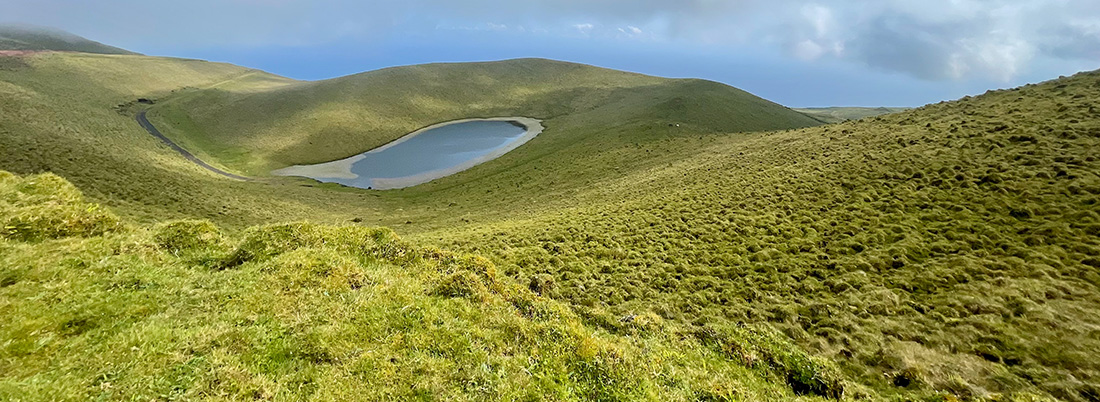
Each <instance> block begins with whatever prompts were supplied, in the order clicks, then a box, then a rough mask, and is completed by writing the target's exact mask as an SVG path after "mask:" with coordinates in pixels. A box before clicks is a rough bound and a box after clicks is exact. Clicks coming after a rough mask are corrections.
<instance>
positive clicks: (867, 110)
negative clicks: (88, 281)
mask: <svg viewBox="0 0 1100 402" xmlns="http://www.w3.org/2000/svg"><path fill="white" fill-rule="evenodd" d="M794 110H795V111H797V112H799V113H802V114H805V115H808V116H810V117H813V118H815V119H817V120H820V121H822V122H824V123H840V122H845V121H848V120H859V119H862V118H866V117H875V116H881V115H884V114H890V113H897V112H904V111H906V110H909V108H907V107H809V108H800V109H794Z"/></svg>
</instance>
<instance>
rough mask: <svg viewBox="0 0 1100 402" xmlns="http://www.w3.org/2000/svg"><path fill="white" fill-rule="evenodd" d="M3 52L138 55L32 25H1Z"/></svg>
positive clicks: (0, 49) (1, 47) (0, 42)
mask: <svg viewBox="0 0 1100 402" xmlns="http://www.w3.org/2000/svg"><path fill="white" fill-rule="evenodd" d="M2 50H28V51H41V50H52V51H59V52H82V53H100V54H138V53H135V52H131V51H129V50H126V49H121V48H117V47H114V46H108V45H104V44H102V43H99V42H96V41H93V40H89V39H86V38H83V37H80V36H77V35H73V34H71V33H68V32H64V31H59V30H56V29H51V28H44V27H36V26H31V25H0V51H2Z"/></svg>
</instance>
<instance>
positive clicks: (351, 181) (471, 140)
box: [272, 117, 542, 189]
mask: <svg viewBox="0 0 1100 402" xmlns="http://www.w3.org/2000/svg"><path fill="white" fill-rule="evenodd" d="M541 131H542V125H541V124H540V123H539V121H538V120H535V119H528V118H518V117H517V118H495V119H475V120H463V121H458V122H452V123H441V124H437V125H434V126H431V127H428V128H425V129H422V130H419V131H417V132H414V133H411V134H409V135H407V136H405V137H402V138H400V139H398V140H396V141H394V142H391V143H389V144H386V145H384V146H382V147H379V148H376V149H373V150H370V151H367V152H365V153H362V154H359V155H356V156H353V157H351V158H347V159H342V160H339V161H333V162H327V163H321V164H316V165H296V166H291V167H288V168H283V169H279V170H276V171H274V172H272V173H273V174H275V175H281V176H304V177H310V178H313V179H316V180H318V181H322V182H328V183H340V184H343V185H345V186H351V187H359V188H370V189H390V188H402V187H409V186H413V185H416V184H420V183H425V182H428V181H431V180H435V179H437V178H440V177H444V176H448V175H451V174H454V173H458V172H460V171H462V170H465V169H469V168H471V167H473V166H475V165H477V164H480V163H483V162H486V161H488V160H492V159H494V158H497V157H499V156H500V155H503V154H504V153H507V152H508V151H511V150H512V149H515V148H516V147H518V146H520V145H522V144H523V143H524V142H526V141H528V140H530V139H531V138H533V137H534V136H535V135H538V134H539V132H541Z"/></svg>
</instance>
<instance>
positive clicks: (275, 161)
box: [150, 59, 818, 175]
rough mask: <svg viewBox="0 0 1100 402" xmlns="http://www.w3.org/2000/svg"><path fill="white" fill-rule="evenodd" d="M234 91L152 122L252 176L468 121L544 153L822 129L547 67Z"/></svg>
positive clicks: (731, 104)
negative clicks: (513, 130)
mask: <svg viewBox="0 0 1100 402" xmlns="http://www.w3.org/2000/svg"><path fill="white" fill-rule="evenodd" d="M239 84H240V85H237V86H236V88H226V87H218V88H209V89H201V90H195V91H189V92H185V93H183V94H180V95H178V96H174V97H172V98H171V99H170V100H169V101H167V102H164V103H162V104H160V105H158V106H156V107H154V108H153V109H152V111H151V113H150V119H151V121H152V122H153V123H154V124H156V125H157V126H158V128H161V130H162V131H165V133H166V134H168V135H170V136H172V137H173V138H174V139H177V140H179V141H180V142H181V143H184V144H188V145H189V146H188V147H187V148H188V149H195V150H197V151H199V152H201V153H203V154H205V155H207V157H208V159H214V160H216V161H219V162H221V163H223V164H224V165H226V166H227V167H229V168H231V169H235V170H238V171H240V172H243V173H246V174H251V175H266V174H267V172H269V171H270V170H272V169H275V168H280V167H285V166H288V165H293V164H308V163H319V162H327V161H330V160H335V159H341V158H345V157H348V156H351V155H354V154H357V153H360V152H364V151H367V150H370V149H372V148H375V147H378V146H380V145H383V144H385V143H387V142H390V141H392V140H395V139H397V138H399V137H401V136H402V135H405V134H407V133H409V132H411V131H414V130H416V129H418V128H421V127H425V126H428V125H431V124H435V123H439V122H442V121H448V120H455V119H460V118H467V117H490V116H526V117H535V118H539V119H544V120H546V121H545V122H544V126H546V127H547V130H546V131H545V133H544V134H543V135H541V136H540V137H539V138H538V140H537V141H539V143H535V144H534V145H532V146H531V147H529V148H537V149H540V150H543V151H546V150H547V149H552V148H558V147H560V146H561V143H573V142H577V141H584V140H587V139H588V138H586V137H594V136H599V135H601V134H602V133H604V132H606V131H608V130H609V129H612V128H614V127H621V126H627V125H639V124H641V125H652V126H657V125H665V126H667V125H668V124H673V125H675V124H679V125H680V128H681V130H682V131H684V132H714V131H721V132H736V131H761V130H774V129H786V128H795V127H806V126H810V125H815V124H818V123H816V122H815V121H814V120H812V119H810V118H807V117H805V116H803V115H801V114H799V113H796V112H794V111H791V110H790V109H787V108H785V107H782V106H780V105H776V104H774V103H771V102H768V101H765V100H763V99H760V98H757V97H755V96H753V95H751V94H748V93H746V92H744V91H741V90H738V89H736V88H732V87H729V86H726V85H723V84H719V83H715V82H709V81H702V80H670V79H665V78H657V77H650V76H644V75H640V74H632V73H625V72H621V71H614V70H607V69H602V68H596V67H591V66H585V65H580V64H573V63H564V62H557V61H551V60H544V59H520V60H508V61H501V62H489V63H458V64H429V65H419V66H407V67H395V68H389V69H383V70H378V71H371V72H367V73H362V74H356V75H352V76H347V77H341V78H336V79H331V80H325V81H318V82H298V83H287V84H286V85H283V86H274V87H264V88H262V90H257V89H256V88H255V87H254V86H252V85H249V84H247V83H239ZM641 140H644V139H641Z"/></svg>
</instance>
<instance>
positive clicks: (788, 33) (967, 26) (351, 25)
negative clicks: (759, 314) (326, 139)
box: [0, 0, 1100, 80]
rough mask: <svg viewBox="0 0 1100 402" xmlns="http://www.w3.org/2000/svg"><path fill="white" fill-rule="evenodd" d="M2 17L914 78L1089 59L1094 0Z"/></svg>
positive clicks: (49, 7) (439, 3) (198, 37)
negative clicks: (629, 55) (792, 59)
mask: <svg viewBox="0 0 1100 402" xmlns="http://www.w3.org/2000/svg"><path fill="white" fill-rule="evenodd" d="M0 1H3V0H0ZM9 1H10V0H9ZM3 8H4V15H2V16H0V19H5V20H8V21H14V22H26V23H33V24H39V25H48V26H55V27H58V28H61V29H66V30H70V31H73V32H75V33H77V34H82V35H85V36H89V37H92V38H93V39H96V40H100V41H103V42H107V43H112V44H117V45H121V46H138V47H142V46H156V47H160V48H173V47H174V48H202V47H213V46H222V47H232V46H262V45H311V44H319V43H326V42H330V41H334V40H338V39H346V38H354V39H357V40H373V39H375V38H379V37H386V36H392V35H403V34H407V33H410V32H423V31H430V30H435V29H437V28H438V27H492V28H493V29H494V30H496V29H501V28H504V27H506V28H507V29H509V30H516V31H518V30H519V29H520V27H523V29H524V30H523V32H524V33H525V34H535V33H537V34H543V35H557V36H564V37H574V38H583V37H600V36H603V37H605V38H617V39H618V40H642V39H644V40H660V41H667V42H672V43H685V44H703V45H706V46H712V47H715V48H725V49H727V51H730V52H737V51H738V49H739V48H740V47H742V46H778V47H781V48H785V49H788V51H790V52H792V53H791V54H792V55H793V56H796V57H800V58H802V59H805V60H813V59H817V58H830V59H835V60H840V61H846V62H851V63H859V64H865V65H868V66H871V67H873V68H878V69H883V70H889V71H896V72H900V73H904V74H909V75H912V76H916V77H920V78H922V79H926V80H945V79H959V78H965V77H970V76H994V77H1000V78H1002V79H1007V78H1008V77H1012V76H1013V75H1016V74H1019V72H1020V71H1022V70H1026V69H1027V67H1028V65H1029V63H1032V61H1033V59H1035V58H1043V59H1045V60H1046V61H1051V60H1053V61H1057V60H1064V59H1074V60H1086V61H1098V62H1100V50H1098V49H1100V25H1097V21H1100V2H1098V1H1096V0H1014V1H1009V0H924V1H921V2H914V1H911V0H877V1H874V2H864V1H859V2H853V1H842V0H818V1H814V2H792V1H782V0H682V1H669V0H529V1H516V0H465V1H455V0H406V1H402V2H383V1H368V2H364V1H354V0H325V1H322V0H189V1H154V0H119V1H110V2H107V1H97V2H90V1H84V0H34V1H31V0H27V1H20V0H16V3H15V4H6V5H4V6H3ZM0 22H3V21H0ZM586 24H591V28H586V29H585V30H584V31H583V32H582V31H579V30H578V29H577V28H576V27H577V26H587V25H586ZM631 27H633V29H632V28H631ZM635 29H637V31H640V32H644V33H645V34H644V35H641V34H636V33H635V32H636V31H635ZM628 32H629V33H631V34H629V35H624V34H625V33H628Z"/></svg>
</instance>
